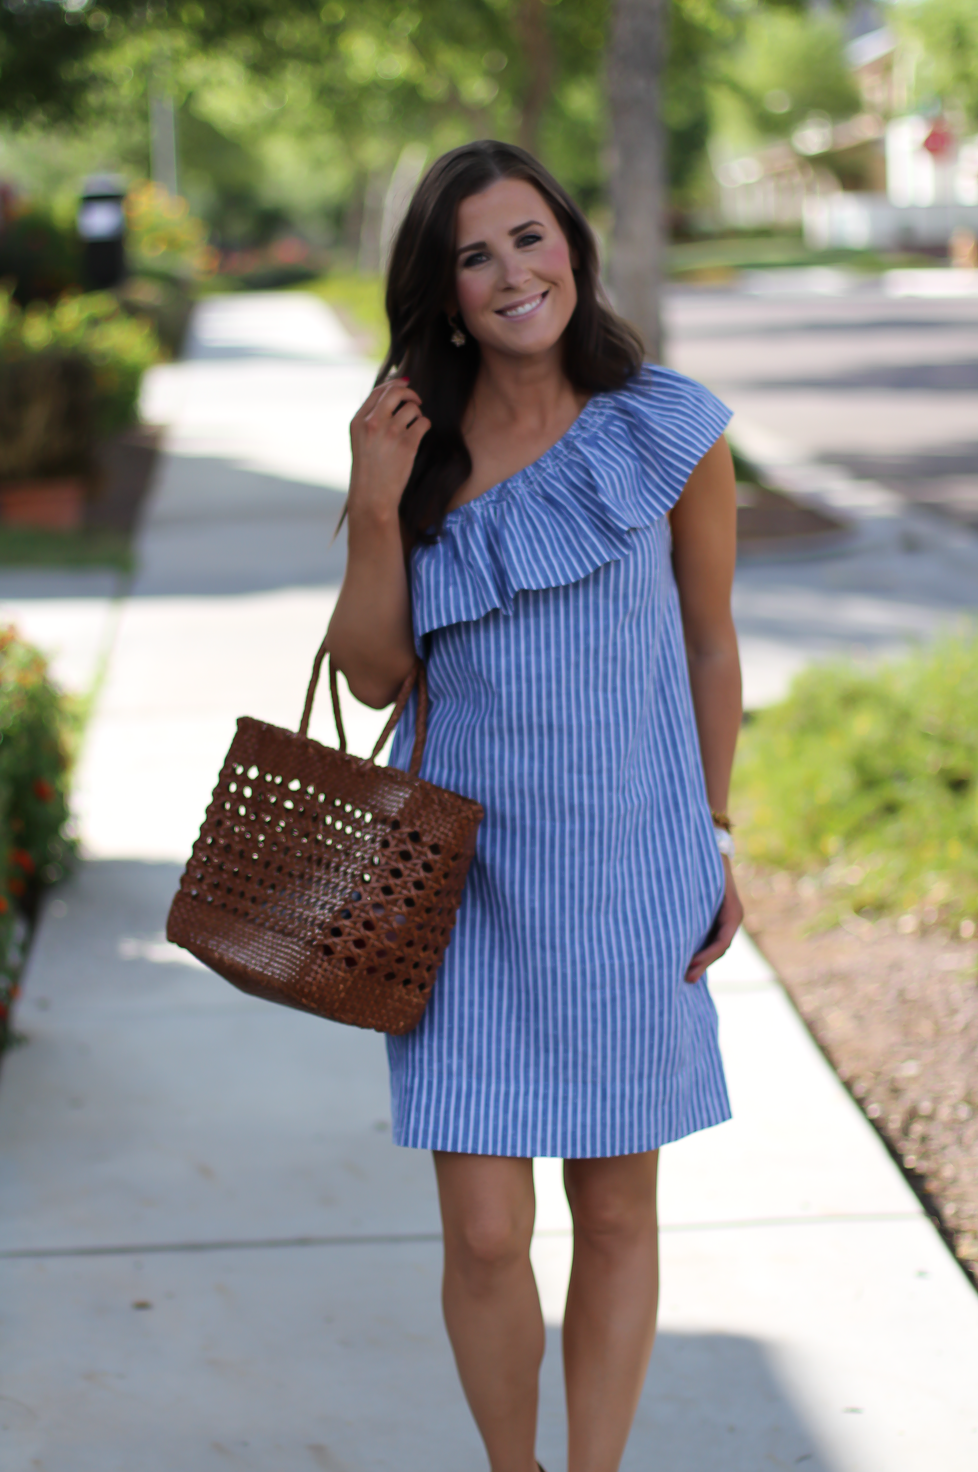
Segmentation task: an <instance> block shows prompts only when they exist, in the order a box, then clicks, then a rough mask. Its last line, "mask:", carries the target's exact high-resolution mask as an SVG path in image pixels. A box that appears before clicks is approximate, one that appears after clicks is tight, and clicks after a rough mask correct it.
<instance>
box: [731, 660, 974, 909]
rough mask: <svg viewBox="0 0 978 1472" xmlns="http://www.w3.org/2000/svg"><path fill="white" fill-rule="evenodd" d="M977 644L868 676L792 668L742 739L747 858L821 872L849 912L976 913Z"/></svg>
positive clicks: (848, 669)
mask: <svg viewBox="0 0 978 1472" xmlns="http://www.w3.org/2000/svg"><path fill="white" fill-rule="evenodd" d="M976 732H978V637H976V636H975V635H968V636H960V637H956V638H952V637H947V638H945V639H944V640H942V641H941V642H939V643H938V644H936V645H934V646H933V647H932V648H929V649H927V650H925V651H923V652H921V653H918V654H914V655H912V656H910V657H907V658H904V659H902V660H900V661H898V662H894V663H892V664H888V665H885V666H883V667H882V668H880V669H876V670H862V669H859V668H857V667H855V666H853V665H851V664H833V665H822V666H816V667H813V668H811V669H809V670H806V671H805V672H804V673H802V674H801V675H800V676H799V677H798V678H797V680H796V681H795V683H794V685H793V686H792V689H791V693H790V695H789V696H788V698H787V700H785V701H784V702H783V703H782V704H780V705H777V706H774V707H772V708H771V709H770V710H766V711H762V712H761V713H760V714H759V715H758V716H757V717H756V719H755V720H754V721H753V722H751V724H750V725H748V726H747V727H746V729H745V731H744V734H743V738H742V742H741V748H740V753H739V755H738V760H737V766H736V771H735V787H734V790H735V803H736V807H737V809H738V811H739V812H740V814H741V816H742V819H743V847H744V850H745V852H746V854H747V856H748V857H749V858H751V859H754V860H756V861H759V862H761V863H763V864H768V865H772V866H775V867H778V868H787V869H791V870H794V871H796V872H799V871H800V872H807V873H818V874H820V875H821V876H822V878H823V880H825V881H826V882H827V883H828V884H829V885H833V884H835V885H839V886H840V887H841V888H843V889H844V890H845V892H846V893H847V896H848V901H849V903H851V905H852V907H853V908H855V909H857V910H858V909H864V910H868V911H870V912H874V913H875V912H891V911H910V912H914V913H915V914H917V916H918V917H922V918H923V919H924V920H925V922H926V921H934V920H937V919H940V920H941V921H942V922H946V923H952V922H958V921H960V920H962V919H965V918H978V743H976V739H975V733H976Z"/></svg>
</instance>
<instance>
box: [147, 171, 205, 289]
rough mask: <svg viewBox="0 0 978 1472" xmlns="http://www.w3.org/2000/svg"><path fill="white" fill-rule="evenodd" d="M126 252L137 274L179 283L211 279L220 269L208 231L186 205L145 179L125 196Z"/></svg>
mask: <svg viewBox="0 0 978 1472" xmlns="http://www.w3.org/2000/svg"><path fill="white" fill-rule="evenodd" d="M125 208H126V251H127V254H128V255H129V257H130V259H131V261H132V263H133V264H134V265H135V267H136V269H137V270H143V271H146V270H153V271H157V272H160V273H162V274H163V275H165V276H170V277H175V278H177V279H178V280H186V281H191V280H193V279H194V277H196V276H198V275H203V276H206V275H209V274H210V273H211V272H212V271H213V270H214V268H215V266H216V265H217V260H216V255H215V252H214V251H213V250H212V249H211V248H210V246H209V245H208V244H207V229H206V226H205V225H204V224H203V222H202V221H201V220H198V219H195V217H194V216H193V215H192V214H191V213H190V207H189V205H188V204H187V201H186V200H185V199H183V198H182V197H181V196H180V195H174V194H170V193H169V192H168V191H167V190H166V189H165V188H164V187H163V185H162V184H154V183H153V182H152V181H151V180H149V179H142V180H140V181H139V183H138V184H134V185H133V186H132V187H131V188H130V189H129V191H128V192H127V194H126V205H125Z"/></svg>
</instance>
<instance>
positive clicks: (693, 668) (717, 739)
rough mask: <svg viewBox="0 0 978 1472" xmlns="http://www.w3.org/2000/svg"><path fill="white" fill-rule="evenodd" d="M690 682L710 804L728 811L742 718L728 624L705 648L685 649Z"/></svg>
mask: <svg viewBox="0 0 978 1472" xmlns="http://www.w3.org/2000/svg"><path fill="white" fill-rule="evenodd" d="M687 658H688V661H689V682H690V686H691V688H692V692H693V709H694V710H695V712H696V728H697V732H698V735H699V743H700V753H701V755H702V758H703V772H704V775H705V777H706V792H707V797H708V798H709V803H710V807H711V808H712V809H713V810H714V811H715V812H719V813H724V812H726V810H727V802H728V800H729V793H730V773H731V770H732V768H733V759H734V750H735V748H736V745H737V734H738V732H739V730H740V720H741V714H742V711H741V685H740V659H739V657H738V654H737V638H736V634H735V633H734V631H733V626H732V625H731V627H730V629H729V631H728V632H727V633H726V634H725V636H724V637H722V638H719V639H717V640H716V641H715V642H711V644H710V645H709V646H707V647H705V648H699V649H697V648H695V647H694V648H687Z"/></svg>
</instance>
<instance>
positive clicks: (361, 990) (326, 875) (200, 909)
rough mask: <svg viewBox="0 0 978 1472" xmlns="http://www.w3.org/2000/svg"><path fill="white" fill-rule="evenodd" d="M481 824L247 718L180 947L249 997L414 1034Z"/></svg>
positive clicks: (183, 900)
mask: <svg viewBox="0 0 978 1472" xmlns="http://www.w3.org/2000/svg"><path fill="white" fill-rule="evenodd" d="M481 818H482V809H481V807H480V806H479V805H478V803H474V802H472V801H471V800H470V799H468V798H463V797H460V796H458V795H457V794H456V793H452V792H447V791H445V789H443V788H439V787H434V786H432V785H431V784H430V783H427V782H423V781H421V780H420V779H418V778H413V777H410V776H408V775H407V774H406V773H403V772H397V771H394V770H392V769H390V768H378V767H374V766H372V765H371V764H370V763H368V762H364V761H361V760H360V759H359V758H356V757H351V756H348V755H345V754H343V753H340V752H338V751H333V750H331V749H330V748H328V747H323V746H320V745H319V743H318V742H315V741H312V740H310V739H309V738H306V737H301V736H296V735H294V734H293V733H292V732H290V731H284V730H281V729H279V728H278V727H275V726H268V725H266V724H265V723H263V722H260V721H254V720H252V719H251V718H250V717H243V718H242V719H241V720H240V721H239V722H238V733H237V735H236V737H235V739H234V741H233V743H232V745H231V749H230V751H229V752H228V756H227V759H226V761H225V764H224V767H223V769H222V771H221V774H220V776H219V778H218V782H217V786H216V787H215V789H214V794H213V797H212V799H211V803H210V806H209V807H208V809H207V814H206V816H205V819H204V824H203V827H202V828H201V832H200V837H199V838H198V839H197V842H196V843H195V844H194V849H193V853H192V855H191V858H190V862H189V864H188V865H187V868H186V871H185V873H184V875H183V878H182V880H181V883H180V890H179V893H178V894H177V897H176V899H175V900H174V902H173V907H172V909H171V912H170V920H169V923H168V927H167V934H168V935H169V937H170V939H171V940H173V941H176V943H177V944H179V945H183V946H186V947H187V949H188V950H191V951H192V952H193V953H194V954H195V955H197V956H199V957H200V959H201V960H203V961H205V963H206V964H208V965H210V966H212V967H213V969H214V970H216V971H218V972H219V973H220V974H221V975H222V976H224V977H226V979H227V980H228V981H231V982H233V983H234V984H235V985H236V986H239V987H241V988H242V990H244V991H249V992H252V993H253V994H256V995H259V996H263V997H266V998H268V999H269V1000H273V1001H278V1002H282V1003H284V1004H285V1005H287V1006H293V1007H298V1008H300V1009H301V1010H304V1011H309V1012H315V1013H316V1014H318V1015H320V1016H326V1017H331V1018H334V1019H335V1020H336V1021H340V1022H350V1023H354V1024H356V1025H358V1026H362V1027H371V1028H374V1029H376V1030H377V1031H381V1032H390V1033H404V1032H408V1031H410V1030H411V1028H413V1027H415V1026H416V1025H417V1023H418V1021H420V1018H421V1015H422V1013H423V1011H424V1008H425V1006H426V1004H427V1001H428V997H429V995H430V992H431V988H432V986H433V984H434V980H435V975H436V972H437V970H438V967H439V965H440V964H441V959H442V956H443V955H444V953H445V947H446V946H447V945H448V941H449V938H450V935H451V930H452V926H453V924H454V921H455V913H456V910H457V908H458V903H459V900H460V898H461V893H462V887H463V885H464V882H465V876H466V874H467V872H468V868H469V864H470V862H471V859H472V856H473V854H474V852H475V839H476V833H477V830H478V825H479V822H480V821H481Z"/></svg>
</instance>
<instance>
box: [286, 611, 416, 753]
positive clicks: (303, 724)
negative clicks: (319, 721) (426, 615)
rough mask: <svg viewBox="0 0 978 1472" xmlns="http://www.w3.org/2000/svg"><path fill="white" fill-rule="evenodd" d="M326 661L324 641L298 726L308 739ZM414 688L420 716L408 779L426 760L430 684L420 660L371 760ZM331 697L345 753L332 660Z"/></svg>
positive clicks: (330, 673) (401, 691)
mask: <svg viewBox="0 0 978 1472" xmlns="http://www.w3.org/2000/svg"><path fill="white" fill-rule="evenodd" d="M325 658H326V640H325V639H324V640H323V642H322V644H320V646H319V652H318V653H317V655H316V658H315V659H314V661H313V666H312V676H311V678H310V680H309V689H308V690H307V691H306V703H305V705H304V706H303V708H302V720H301V721H300V722H299V735H300V736H308V734H309V717H310V716H311V715H312V703H313V701H314V700H315V698H316V687H317V686H318V684H319V674H320V671H321V670H322V667H323V660H324V659H325ZM415 684H417V687H418V714H417V719H416V721H415V724H414V749H413V750H412V752H411V765H410V766H409V768H408V775H409V776H411V777H416V776H417V775H418V773H419V772H420V770H421V759H422V757H423V756H424V744H425V739H426V737H427V735H428V681H427V678H426V676H425V668H424V665H423V663H422V662H421V660H420V659H416V660H415V662H414V665H413V666H412V668H411V671H410V673H409V675H408V677H407V679H406V680H405V681H404V684H403V685H402V686H401V688H400V690H399V692H398V696H397V700H396V701H395V702H394V709H393V710H392V711H391V713H390V717H389V719H388V721H387V724H386V725H385V727H384V729H383V731H381V733H380V736H379V737H378V738H377V743H376V745H375V746H374V749H373V751H372V752H371V753H370V757H369V760H370V761H371V762H375V761H376V760H377V757H378V755H379V754H380V749H381V747H382V746H383V744H384V742H385V741H386V740H387V738H388V736H389V735H390V734H391V732H392V731H393V729H394V727H395V726H396V725H397V723H398V721H399V720H400V719H401V716H402V715H403V714H404V707H405V706H406V705H407V703H408V698H409V696H410V694H411V691H412V690H413V689H414V687H415ZM329 693H330V696H331V697H332V701H333V716H334V717H335V720H336V734H337V736H338V737H339V740H340V751H343V752H345V751H346V731H345V730H344V729H343V714H342V711H341V710H340V692H339V686H338V685H337V683H336V666H335V664H334V663H333V661H332V658H331V659H330V661H329Z"/></svg>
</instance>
